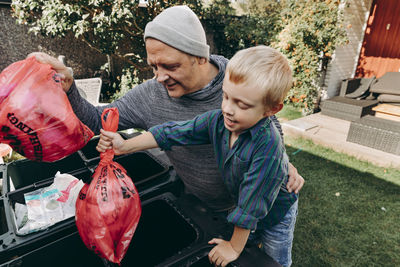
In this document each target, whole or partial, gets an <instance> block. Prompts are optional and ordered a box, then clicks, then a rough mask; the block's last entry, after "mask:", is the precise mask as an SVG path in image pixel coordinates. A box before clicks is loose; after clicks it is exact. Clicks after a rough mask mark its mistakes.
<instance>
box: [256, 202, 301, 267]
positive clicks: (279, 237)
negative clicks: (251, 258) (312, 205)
mask: <svg viewBox="0 0 400 267" xmlns="http://www.w3.org/2000/svg"><path fill="white" fill-rule="evenodd" d="M298 203H299V201H298V200H297V201H296V202H295V203H294V204H293V205H292V207H290V209H289V211H288V212H287V213H286V215H285V217H283V220H282V221H281V222H280V223H278V224H276V225H274V226H272V227H270V228H268V229H267V228H264V229H263V228H258V229H257V230H256V231H255V233H251V234H250V236H249V242H251V243H256V244H259V243H261V244H262V249H263V250H264V252H265V253H267V254H268V255H269V256H271V258H273V259H274V260H275V261H277V262H278V263H279V264H281V265H282V266H290V265H291V264H292V244H293V233H294V225H295V223H296V217H297V209H298Z"/></svg>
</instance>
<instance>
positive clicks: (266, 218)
mask: <svg viewBox="0 0 400 267" xmlns="http://www.w3.org/2000/svg"><path fill="white" fill-rule="evenodd" d="M149 131H150V132H151V133H152V134H153V136H154V138H155V139H156V141H157V144H158V145H159V147H160V148H161V149H164V150H169V149H171V147H172V146H182V145H196V144H210V143H211V144H213V146H214V150H215V153H216V157H217V161H218V162H217V163H218V166H219V169H220V170H221V173H222V176H223V179H224V182H225V185H226V186H227V188H228V190H229V192H230V194H231V195H232V197H233V198H234V199H235V200H236V201H237V206H236V207H235V209H233V210H232V211H231V212H230V213H229V214H228V217H227V220H228V221H229V222H231V223H233V224H235V225H237V226H239V227H242V228H246V229H251V230H254V229H256V228H257V225H259V223H261V224H264V225H266V226H271V225H275V224H277V223H278V222H279V221H280V220H281V219H282V218H283V217H284V216H285V214H286V212H287V211H288V210H289V208H290V207H291V205H292V204H293V203H294V202H295V201H296V200H297V195H296V194H294V193H289V192H288V191H287V190H286V183H287V179H288V164H289V160H288V157H287V155H286V152H285V147H284V145H283V142H282V139H281V137H280V134H279V131H278V130H277V128H276V127H275V125H274V124H273V123H271V120H270V119H269V118H264V119H262V120H260V121H259V122H257V124H256V125H254V126H253V127H252V128H250V129H247V130H246V131H244V132H242V133H241V134H240V135H239V137H238V139H237V140H236V142H235V143H234V145H233V146H232V147H231V148H229V136H230V132H229V131H228V130H227V129H226V128H225V126H224V118H223V115H222V112H221V110H212V111H209V112H206V113H204V114H201V115H199V116H197V117H195V118H194V119H193V120H188V121H178V122H167V123H164V124H161V125H157V126H154V127H152V128H150V129H149ZM259 226H260V225H259Z"/></svg>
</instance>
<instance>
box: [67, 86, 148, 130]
mask: <svg viewBox="0 0 400 267" xmlns="http://www.w3.org/2000/svg"><path fill="white" fill-rule="evenodd" d="M153 92H154V90H152V88H151V83H150V82H146V83H144V84H140V85H138V86H136V87H135V88H133V89H131V90H129V91H128V92H127V93H126V94H125V95H124V96H123V97H121V98H120V99H118V100H116V101H114V102H112V103H111V104H108V105H104V106H97V107H96V106H93V105H92V104H90V103H89V102H88V101H86V100H85V99H84V98H83V97H81V96H80V94H79V92H78V89H77V88H76V85H75V83H73V85H72V87H71V89H70V90H69V91H68V93H67V96H68V99H69V101H70V103H71V106H72V108H73V110H74V113H75V114H76V116H77V117H78V118H79V119H80V120H81V121H82V122H83V123H84V124H85V125H87V126H88V127H89V128H90V129H91V130H92V131H93V132H94V133H95V134H99V133H100V129H101V128H102V125H101V117H100V116H101V114H102V112H103V110H104V109H105V108H110V107H117V108H118V111H119V125H118V130H124V129H129V128H141V129H144V130H147V128H148V127H147V124H146V122H148V121H149V120H150V117H149V116H151V114H152V112H151V110H150V107H151V106H152V101H153V100H152V99H154V98H153V97H152V96H151V94H152V93H153Z"/></svg>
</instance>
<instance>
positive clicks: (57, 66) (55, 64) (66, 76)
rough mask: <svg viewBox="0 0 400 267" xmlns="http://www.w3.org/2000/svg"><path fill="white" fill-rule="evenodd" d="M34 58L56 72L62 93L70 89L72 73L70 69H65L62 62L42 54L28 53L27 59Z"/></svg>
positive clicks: (72, 79)
mask: <svg viewBox="0 0 400 267" xmlns="http://www.w3.org/2000/svg"><path fill="white" fill-rule="evenodd" d="M29 57H36V60H37V61H39V62H40V63H44V64H49V65H51V67H52V68H53V69H54V70H55V71H56V72H57V74H58V75H59V76H60V79H61V85H62V88H63V90H64V92H68V91H69V89H70V88H71V85H72V83H73V81H74V78H73V77H72V71H71V69H70V68H68V67H66V66H65V65H64V64H63V63H62V62H60V61H59V60H58V59H56V58H54V57H52V56H50V55H48V54H46V53H43V52H33V53H30V54H29V55H28V56H27V58H29Z"/></svg>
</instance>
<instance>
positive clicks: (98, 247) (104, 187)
mask: <svg viewBox="0 0 400 267" xmlns="http://www.w3.org/2000/svg"><path fill="white" fill-rule="evenodd" d="M106 115H107V119H106V120H104V117H105V116H106ZM118 116H119V113H118V109H116V108H109V109H105V110H104V111H103V114H102V124H103V128H104V129H105V130H107V131H114V132H115V131H116V130H117V128H118V120H119V118H118ZM113 158H114V150H112V149H110V150H107V151H106V152H104V153H100V163H99V165H98V166H97V168H96V170H95V172H94V174H93V176H92V178H93V179H92V181H91V182H90V184H85V185H84V186H83V187H82V189H81V192H80V194H79V197H78V199H77V201H76V215H75V219H76V226H77V227H78V231H79V235H80V236H81V238H82V240H83V242H84V243H85V245H86V246H87V247H88V248H89V249H90V250H93V251H94V252H95V253H96V254H97V255H99V256H100V257H102V258H105V259H107V260H109V261H111V262H114V263H118V264H120V263H121V261H122V259H123V258H124V256H125V253H126V251H127V249H128V246H129V244H130V242H131V239H132V237H133V234H134V232H135V230H136V227H137V225H138V222H139V218H140V215H141V213H142V208H141V205H140V199H139V194H138V192H137V190H136V187H135V185H134V184H133V182H132V179H131V178H129V177H128V176H127V174H126V170H125V169H124V168H123V167H122V166H121V165H120V164H118V163H117V162H114V161H113Z"/></svg>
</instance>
